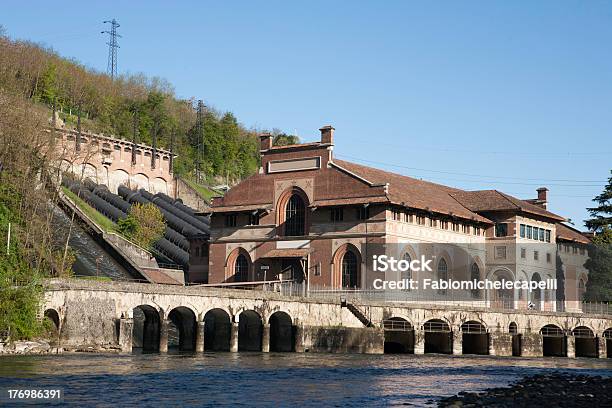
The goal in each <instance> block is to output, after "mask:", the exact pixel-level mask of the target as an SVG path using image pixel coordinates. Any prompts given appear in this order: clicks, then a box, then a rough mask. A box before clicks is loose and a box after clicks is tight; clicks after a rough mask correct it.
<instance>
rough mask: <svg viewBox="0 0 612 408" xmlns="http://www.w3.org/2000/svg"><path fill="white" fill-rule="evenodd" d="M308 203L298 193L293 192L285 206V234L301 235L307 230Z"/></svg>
mask: <svg viewBox="0 0 612 408" xmlns="http://www.w3.org/2000/svg"><path fill="white" fill-rule="evenodd" d="M305 212H306V205H305V204H304V200H303V199H302V197H300V196H299V195H298V194H293V195H292V196H291V198H289V201H287V206H286V207H285V235H287V236H300V235H304V231H305V225H304V224H305V221H306V217H305Z"/></svg>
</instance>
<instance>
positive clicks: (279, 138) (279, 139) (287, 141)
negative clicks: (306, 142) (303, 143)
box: [272, 133, 300, 146]
mask: <svg viewBox="0 0 612 408" xmlns="http://www.w3.org/2000/svg"><path fill="white" fill-rule="evenodd" d="M298 143H300V138H299V137H297V136H295V135H288V134H286V133H279V134H277V135H276V136H274V139H273V140H272V144H273V145H274V146H288V145H293V144H298Z"/></svg>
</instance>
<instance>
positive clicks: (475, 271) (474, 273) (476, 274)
mask: <svg viewBox="0 0 612 408" xmlns="http://www.w3.org/2000/svg"><path fill="white" fill-rule="evenodd" d="M470 280H471V281H472V282H473V281H476V282H478V281H479V280H480V268H478V265H476V262H474V263H473V264H472V270H471V271H470ZM479 296H480V291H479V290H478V288H477V287H474V288H473V289H472V297H473V298H477V297H479Z"/></svg>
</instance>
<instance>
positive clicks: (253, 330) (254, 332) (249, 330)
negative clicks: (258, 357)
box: [237, 310, 263, 351]
mask: <svg viewBox="0 0 612 408" xmlns="http://www.w3.org/2000/svg"><path fill="white" fill-rule="evenodd" d="M237 318H238V351H261V345H262V337H263V321H262V319H261V316H260V315H259V313H257V312H256V311H254V310H244V311H243V312H241V313H240V314H239V315H238V316H237Z"/></svg>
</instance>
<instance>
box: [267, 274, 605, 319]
mask: <svg viewBox="0 0 612 408" xmlns="http://www.w3.org/2000/svg"><path fill="white" fill-rule="evenodd" d="M265 290H266V289H265ZM267 290H273V291H276V292H278V293H280V294H282V295H285V296H299V297H308V298H313V299H320V300H326V301H332V302H341V301H345V302H349V303H356V304H359V303H362V302H381V303H409V304H417V305H436V306H459V307H470V308H486V309H489V310H499V311H507V310H524V311H531V310H533V311H544V312H565V311H568V312H574V313H585V314H602V315H612V303H605V302H601V303H593V302H581V303H578V302H575V301H574V302H571V301H568V302H565V301H557V300H555V301H553V300H546V301H535V302H527V301H525V300H513V299H507V298H501V299H483V298H474V297H473V296H472V294H471V293H470V292H469V291H468V292H458V291H453V292H447V293H446V294H441V293H438V292H437V291H431V292H425V291H408V290H375V289H349V288H344V289H330V288H329V287H327V286H318V285H307V284H306V283H296V282H291V281H290V282H282V283H279V284H276V286H274V287H270V288H268V289H267ZM571 303H575V304H576V305H575V306H574V307H572V308H570V307H568V306H567V304H571Z"/></svg>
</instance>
